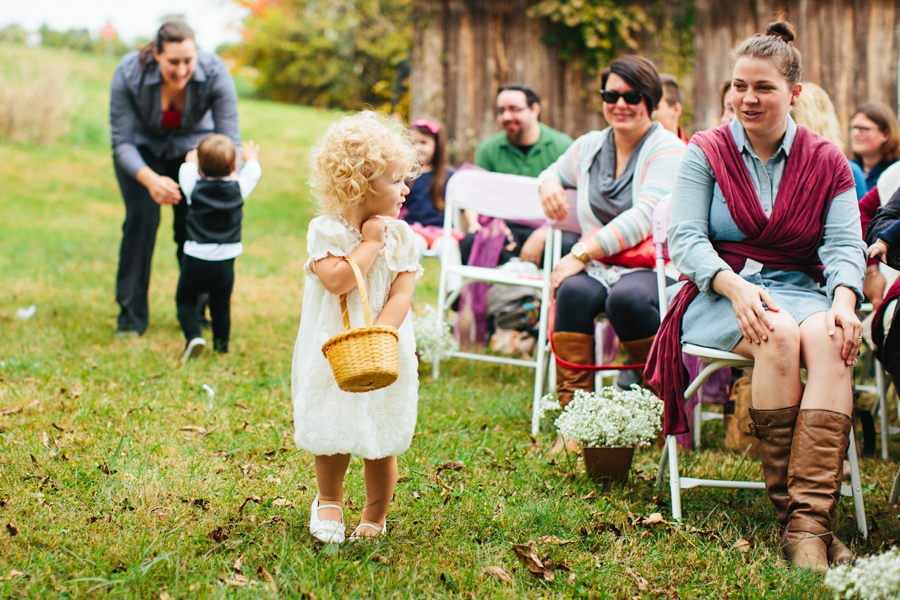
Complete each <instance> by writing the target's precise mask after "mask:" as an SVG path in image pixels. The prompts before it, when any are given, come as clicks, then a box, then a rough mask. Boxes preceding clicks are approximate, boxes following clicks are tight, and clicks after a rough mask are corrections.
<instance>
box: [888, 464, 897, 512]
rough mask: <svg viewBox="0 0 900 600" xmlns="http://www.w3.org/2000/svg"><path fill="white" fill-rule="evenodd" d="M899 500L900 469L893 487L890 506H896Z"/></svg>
mask: <svg viewBox="0 0 900 600" xmlns="http://www.w3.org/2000/svg"><path fill="white" fill-rule="evenodd" d="M898 498H900V469H897V474H896V475H895V476H894V485H893V486H891V498H890V501H889V504H896V503H897V499H898Z"/></svg>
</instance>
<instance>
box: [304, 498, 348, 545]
mask: <svg viewBox="0 0 900 600" xmlns="http://www.w3.org/2000/svg"><path fill="white" fill-rule="evenodd" d="M320 508H336V509H338V510H339V511H341V518H342V519H343V515H344V509H343V508H341V507H340V506H338V505H337V504H322V505H319V497H318V496H316V497H315V499H314V500H313V502H312V507H310V511H309V532H310V533H311V534H312V535H313V537H314V538H316V539H317V540H319V541H320V542H325V543H326V544H340V543H341V542H343V541H344V538H345V535H346V532H347V530H346V529H345V528H344V524H343V523H342V522H341V521H322V520H320V519H319V509H320Z"/></svg>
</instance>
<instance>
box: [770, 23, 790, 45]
mask: <svg viewBox="0 0 900 600" xmlns="http://www.w3.org/2000/svg"><path fill="white" fill-rule="evenodd" d="M766 35H771V36H774V37H777V38H781V40H782V41H784V42H786V43H788V44H790V43H791V42H793V41H794V38H795V37H796V33H795V32H794V27H793V25H791V24H790V23H788V22H787V21H775V22H774V23H769V26H768V27H766Z"/></svg>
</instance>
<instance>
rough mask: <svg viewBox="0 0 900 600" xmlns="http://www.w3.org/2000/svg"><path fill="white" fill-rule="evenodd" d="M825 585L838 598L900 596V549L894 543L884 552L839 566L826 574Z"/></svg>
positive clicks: (884, 599) (874, 599)
mask: <svg viewBox="0 0 900 600" xmlns="http://www.w3.org/2000/svg"><path fill="white" fill-rule="evenodd" d="M825 585H827V586H828V587H830V588H831V589H833V590H834V591H835V598H847V599H850V598H854V599H858V600H888V599H891V598H900V551H898V549H897V547H896V546H894V547H893V548H891V549H890V550H888V551H887V552H885V553H883V554H878V555H876V556H871V557H868V558H859V559H857V560H856V563H855V564H853V565H852V566H851V565H838V566H836V567H834V568H833V569H831V570H830V571H828V572H827V573H826V574H825Z"/></svg>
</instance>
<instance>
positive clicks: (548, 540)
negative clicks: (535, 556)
mask: <svg viewBox="0 0 900 600" xmlns="http://www.w3.org/2000/svg"><path fill="white" fill-rule="evenodd" d="M538 541H539V542H541V543H542V544H553V545H555V546H565V545H566V544H574V543H575V541H574V540H561V539H559V538H558V537H556V536H555V535H545V536H542V537H540V538H538Z"/></svg>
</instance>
